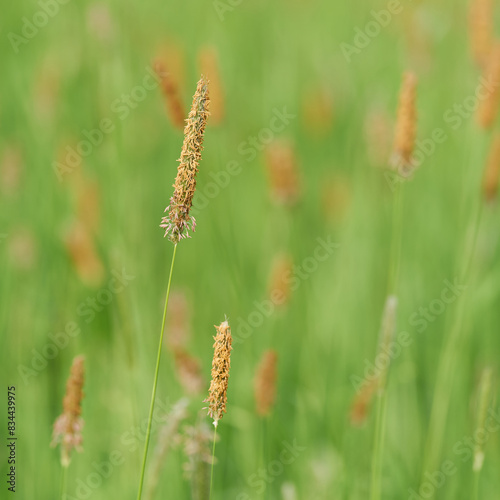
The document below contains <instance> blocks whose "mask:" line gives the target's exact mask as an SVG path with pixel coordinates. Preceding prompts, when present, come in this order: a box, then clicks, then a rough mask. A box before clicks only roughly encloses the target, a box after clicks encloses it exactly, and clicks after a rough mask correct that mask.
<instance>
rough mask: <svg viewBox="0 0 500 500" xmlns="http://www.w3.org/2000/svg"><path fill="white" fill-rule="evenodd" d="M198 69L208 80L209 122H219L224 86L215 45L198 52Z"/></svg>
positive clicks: (222, 108)
mask: <svg viewBox="0 0 500 500" xmlns="http://www.w3.org/2000/svg"><path fill="white" fill-rule="evenodd" d="M199 61H200V69H201V73H202V74H203V75H206V76H207V78H208V79H209V80H210V117H211V118H210V123H211V124H213V125H218V124H220V123H221V122H222V121H223V119H224V87H223V85H222V79H221V73H220V69H219V57H218V54H217V50H216V49H215V47H205V48H203V49H202V50H201V51H200V53H199Z"/></svg>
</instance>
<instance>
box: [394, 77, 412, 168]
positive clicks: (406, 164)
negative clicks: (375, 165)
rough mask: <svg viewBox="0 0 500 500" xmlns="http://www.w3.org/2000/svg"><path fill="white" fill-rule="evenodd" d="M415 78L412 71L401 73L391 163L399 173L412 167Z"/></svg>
mask: <svg viewBox="0 0 500 500" xmlns="http://www.w3.org/2000/svg"><path fill="white" fill-rule="evenodd" d="M416 93H417V78H416V76H415V74H414V73H410V72H407V73H405V74H404V75H403V84H402V86H401V91H400V94H399V105H398V113H397V122H396V131H395V136H394V148H393V153H392V158H391V165H392V166H393V167H394V168H395V169H396V170H397V171H398V172H399V173H400V174H401V175H409V173H410V172H411V170H412V168H413V163H412V154H413V148H414V146H415V136H416V130H417V111H416V104H415V101H416Z"/></svg>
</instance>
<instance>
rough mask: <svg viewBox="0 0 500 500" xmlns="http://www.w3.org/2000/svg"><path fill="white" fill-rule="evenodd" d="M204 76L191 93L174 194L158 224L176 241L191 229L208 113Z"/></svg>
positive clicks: (185, 236)
mask: <svg viewBox="0 0 500 500" xmlns="http://www.w3.org/2000/svg"><path fill="white" fill-rule="evenodd" d="M208 107H209V97H208V80H206V79H205V77H203V76H202V77H201V79H200V80H199V82H198V86H197V88H196V92H195V94H194V96H193V104H192V106H191V111H190V112H189V116H188V119H187V120H186V126H185V127H184V143H183V145H182V151H181V157H180V159H179V162H180V163H179V167H178V169H177V177H176V179H175V183H174V186H173V187H174V194H173V196H172V198H170V205H169V206H168V207H167V208H166V209H165V212H168V215H167V216H165V217H163V218H162V221H161V224H160V227H162V228H163V229H165V236H168V238H169V240H170V241H171V242H172V243H174V244H177V243H179V241H180V240H181V239H182V238H188V237H189V234H188V230H189V229H191V230H192V231H194V230H195V226H196V221H195V220H194V217H193V216H191V215H189V211H190V210H191V205H192V204H193V196H194V192H195V189H196V174H197V173H198V165H199V163H200V159H201V152H202V150H203V134H204V132H205V126H206V123H207V118H208V115H209V111H208Z"/></svg>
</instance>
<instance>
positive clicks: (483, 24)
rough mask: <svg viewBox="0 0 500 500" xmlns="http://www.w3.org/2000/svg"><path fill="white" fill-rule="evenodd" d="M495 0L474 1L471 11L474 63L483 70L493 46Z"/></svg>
mask: <svg viewBox="0 0 500 500" xmlns="http://www.w3.org/2000/svg"><path fill="white" fill-rule="evenodd" d="M494 18H495V16H494V9H493V0H472V2H471V6H470V10H469V36H470V44H471V49H472V55H473V57H474V61H475V62H476V64H477V65H478V66H480V67H481V68H482V67H484V66H485V64H487V62H488V56H489V55H490V51H491V47H492V44H493V31H494V30H493V21H494Z"/></svg>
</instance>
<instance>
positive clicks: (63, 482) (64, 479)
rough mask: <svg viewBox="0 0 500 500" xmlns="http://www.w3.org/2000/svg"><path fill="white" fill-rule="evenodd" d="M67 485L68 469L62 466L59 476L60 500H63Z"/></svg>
mask: <svg viewBox="0 0 500 500" xmlns="http://www.w3.org/2000/svg"><path fill="white" fill-rule="evenodd" d="M67 485H68V467H66V466H64V465H63V467H62V474H61V492H60V495H59V496H60V497H61V500H65V497H66V489H67Z"/></svg>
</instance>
